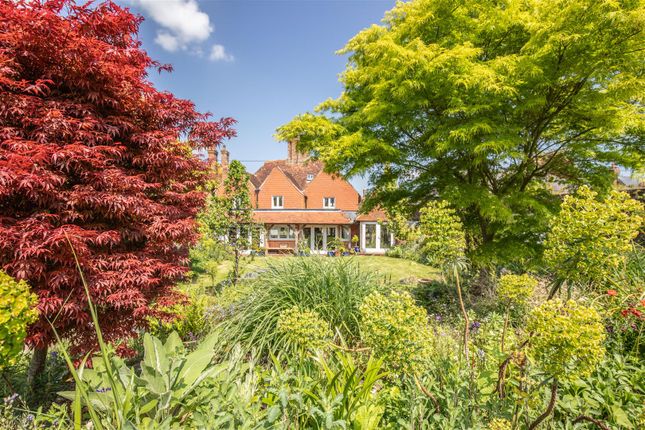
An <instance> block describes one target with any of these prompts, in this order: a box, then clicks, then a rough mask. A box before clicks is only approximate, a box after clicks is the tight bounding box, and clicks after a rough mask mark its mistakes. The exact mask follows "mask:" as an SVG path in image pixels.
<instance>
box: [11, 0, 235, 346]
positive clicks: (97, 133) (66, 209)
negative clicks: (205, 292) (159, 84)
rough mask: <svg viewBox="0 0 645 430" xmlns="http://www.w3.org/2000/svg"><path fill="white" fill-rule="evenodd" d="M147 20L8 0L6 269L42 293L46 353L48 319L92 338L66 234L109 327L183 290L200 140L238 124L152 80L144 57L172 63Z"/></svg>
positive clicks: (117, 329) (72, 335)
mask: <svg viewBox="0 0 645 430" xmlns="http://www.w3.org/2000/svg"><path fill="white" fill-rule="evenodd" d="M140 22H141V18H140V17H138V16H135V15H133V14H132V13H130V11H129V10H127V9H124V8H121V7H119V6H117V5H115V4H114V3H111V2H105V3H101V4H98V5H85V6H79V5H76V4H75V3H74V2H73V1H71V0H49V1H44V2H42V4H41V2H39V1H35V2H32V1H14V0H0V268H1V269H3V270H5V271H6V272H7V273H9V274H10V275H12V276H14V277H16V278H18V279H25V280H27V281H28V282H29V284H30V285H31V286H32V288H33V291H34V292H36V293H37V294H38V297H39V302H38V310H39V311H40V315H41V317H40V320H39V321H38V322H37V323H35V324H34V325H33V326H32V327H31V328H30V331H29V336H28V339H27V342H28V344H30V345H31V346H33V347H35V348H36V350H37V351H41V355H43V354H44V353H43V352H42V351H43V349H44V350H45V351H46V348H47V346H48V345H49V344H50V343H51V342H52V335H53V332H52V330H51V327H50V325H49V323H48V320H49V321H53V322H54V326H55V327H56V330H57V332H58V333H59V334H60V335H62V336H64V337H66V338H68V339H69V340H70V341H71V343H72V345H73V346H74V347H75V348H76V349H77V350H78V351H87V350H89V349H91V348H93V346H94V328H93V326H92V322H91V318H90V315H89V309H88V305H87V298H86V295H85V291H84V288H83V285H82V283H81V279H80V275H79V271H78V270H77V268H76V264H75V261H74V257H73V254H72V250H71V247H70V243H68V240H69V242H71V245H72V246H73V249H74V250H75V252H76V254H77V255H78V258H79V261H80V266H81V268H82V271H83V274H84V276H85V278H86V279H87V281H88V285H89V290H90V294H91V298H92V300H93V302H94V304H95V305H96V307H97V311H98V315H99V319H100V322H101V329H102V330H103V332H104V335H105V337H106V339H109V340H114V339H118V338H127V337H128V336H132V335H133V334H134V333H135V332H136V330H138V329H139V328H141V327H143V326H144V325H145V321H146V317H147V316H148V315H150V314H151V313H153V312H154V310H153V309H154V306H153V305H154V304H155V303H162V304H163V303H168V302H172V301H173V300H176V299H177V295H176V294H175V292H174V290H173V286H174V285H175V283H176V282H177V281H178V280H179V279H181V278H182V276H183V274H184V272H185V271H186V265H187V262H188V261H187V256H188V248H189V246H190V245H191V244H192V243H193V242H194V241H195V240H196V228H195V221H194V218H195V215H196V214H197V212H198V211H199V209H200V208H201V207H202V205H203V202H204V195H203V193H202V192H200V191H199V189H200V188H199V187H200V185H202V184H203V182H204V181H205V179H207V166H206V164H205V163H203V162H202V161H200V160H199V158H198V157H196V156H195V155H194V154H193V153H194V150H195V149H196V148H199V147H202V146H205V145H217V144H219V143H220V142H221V141H222V140H223V139H225V138H230V137H232V136H234V134H235V132H234V130H233V129H232V126H233V123H234V120H232V119H230V118H224V119H221V120H219V121H217V122H209V121H208V115H204V114H200V113H198V112H197V111H196V110H195V106H194V105H193V103H191V102H190V101H187V100H181V99H178V98H175V97H174V96H173V95H172V94H169V93H167V92H160V91H157V90H156V89H155V88H154V87H153V85H152V84H151V83H150V82H149V81H148V79H147V71H148V69H151V68H153V69H159V71H161V70H162V69H166V70H169V69H170V68H169V67H168V66H162V65H160V64H158V63H156V62H154V61H153V60H151V59H150V58H149V57H148V55H147V54H146V52H145V51H143V50H142V49H141V43H140V42H139V40H138V39H137V32H138V29H139V24H140ZM185 136H189V137H190V138H189V139H188V140H185V141H182V139H181V138H182V137H185Z"/></svg>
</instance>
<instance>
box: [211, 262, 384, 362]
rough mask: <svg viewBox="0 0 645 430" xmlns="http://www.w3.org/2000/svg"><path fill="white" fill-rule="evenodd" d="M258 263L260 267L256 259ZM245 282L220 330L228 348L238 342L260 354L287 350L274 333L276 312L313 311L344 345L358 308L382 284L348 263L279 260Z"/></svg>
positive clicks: (351, 335)
mask: <svg viewBox="0 0 645 430" xmlns="http://www.w3.org/2000/svg"><path fill="white" fill-rule="evenodd" d="M258 262H262V260H259V261H258ZM267 262H270V263H271V264H270V265H269V266H268V267H267V269H266V270H265V271H264V272H262V273H261V274H260V275H259V277H258V278H257V279H255V280H252V281H250V283H249V285H250V286H251V287H252V289H251V292H250V294H248V295H247V296H246V297H244V298H243V299H242V300H241V301H239V302H238V303H236V304H235V306H234V312H230V313H231V315H230V317H229V318H227V319H224V320H223V321H222V324H221V326H220V328H221V329H222V332H223V333H226V338H227V339H228V341H229V342H230V344H231V345H234V344H236V343H241V344H242V345H243V346H246V347H248V348H254V349H255V351H256V352H258V353H260V355H265V354H266V353H267V352H268V351H269V350H273V351H275V352H280V351H282V350H285V347H286V346H287V345H286V344H285V343H286V339H285V336H284V335H283V334H280V333H278V332H277V330H276V326H277V321H278V319H279V318H280V315H281V314H282V312H284V311H286V310H289V309H291V308H293V307H294V306H299V307H302V308H303V309H306V310H311V311H315V312H316V313H318V314H319V315H320V317H321V318H322V319H323V320H324V321H326V322H327V323H329V324H330V326H331V327H334V328H335V329H337V330H339V332H340V333H341V335H342V336H343V338H344V339H346V340H352V339H356V338H358V334H359V333H358V306H359V305H360V304H361V303H362V301H363V299H364V298H365V297H366V296H367V295H368V294H370V293H371V292H372V291H374V290H376V289H377V288H379V286H381V285H382V283H381V282H380V279H379V277H378V275H377V274H376V273H375V272H373V271H368V270H364V269H362V268H361V267H360V266H359V264H358V261H357V260H352V259H350V258H346V259H345V258H343V259H340V258H338V259H331V258H324V257H319V258H308V257H300V258H281V259H268V261H267Z"/></svg>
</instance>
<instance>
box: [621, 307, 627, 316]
mask: <svg viewBox="0 0 645 430" xmlns="http://www.w3.org/2000/svg"><path fill="white" fill-rule="evenodd" d="M620 314H621V315H622V316H624V317H626V316H627V315H629V309H623V310H622V311H620Z"/></svg>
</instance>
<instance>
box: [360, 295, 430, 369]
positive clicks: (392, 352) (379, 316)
mask: <svg viewBox="0 0 645 430" xmlns="http://www.w3.org/2000/svg"><path fill="white" fill-rule="evenodd" d="M360 312H361V339H362V340H363V342H364V343H365V344H366V345H367V346H369V347H370V348H372V350H373V352H374V354H375V355H376V356H377V357H379V358H381V359H383V361H384V363H385V365H386V367H387V368H388V369H390V370H392V371H393V372H401V373H404V374H415V373H419V372H422V371H423V370H424V369H426V368H427V366H428V363H429V362H430V359H431V354H432V339H433V334H432V331H431V329H430V326H429V325H428V316H427V313H426V311H425V310H424V309H423V308H421V307H419V306H417V305H416V304H415V303H414V300H413V299H412V297H411V296H410V295H409V294H408V293H405V292H398V291H392V292H391V293H390V294H389V295H384V294H382V293H380V292H374V293H372V294H370V295H369V296H367V297H366V298H365V300H364V301H363V303H362V304H361V306H360Z"/></svg>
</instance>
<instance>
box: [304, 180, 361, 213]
mask: <svg viewBox="0 0 645 430" xmlns="http://www.w3.org/2000/svg"><path fill="white" fill-rule="evenodd" d="M305 195H306V196H307V209H323V198H324V197H335V198H336V209H341V210H346V211H355V210H358V197H359V194H358V192H356V190H355V189H354V187H352V185H351V184H350V183H349V182H347V181H345V180H344V179H341V178H333V177H332V176H331V175H329V174H327V173H325V172H320V173H319V174H318V175H316V177H315V178H314V180H313V181H311V182H310V183H309V185H307V188H306V189H305Z"/></svg>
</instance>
